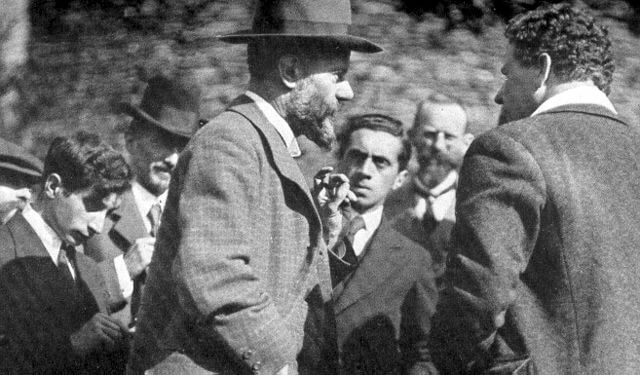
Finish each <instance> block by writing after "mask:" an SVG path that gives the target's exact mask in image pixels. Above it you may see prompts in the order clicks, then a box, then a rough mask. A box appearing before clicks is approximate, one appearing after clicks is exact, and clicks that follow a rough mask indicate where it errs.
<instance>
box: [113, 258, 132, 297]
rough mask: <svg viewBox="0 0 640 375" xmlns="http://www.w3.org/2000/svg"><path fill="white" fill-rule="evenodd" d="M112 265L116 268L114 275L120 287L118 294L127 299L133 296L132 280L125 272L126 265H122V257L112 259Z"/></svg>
mask: <svg viewBox="0 0 640 375" xmlns="http://www.w3.org/2000/svg"><path fill="white" fill-rule="evenodd" d="M113 265H114V266H115V268H116V275H118V284H119V285H120V292H122V296H123V297H124V298H129V297H131V295H132V294H133V280H131V276H130V275H129V271H128V270H127V265H126V264H125V263H124V255H118V256H117V257H115V258H113Z"/></svg>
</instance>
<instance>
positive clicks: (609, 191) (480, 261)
mask: <svg viewBox="0 0 640 375" xmlns="http://www.w3.org/2000/svg"><path fill="white" fill-rule="evenodd" d="M639 150H640V133H639V132H638V127H637V126H636V125H632V124H628V123H626V122H625V121H623V120H622V119H621V118H620V117H618V116H617V115H615V114H613V113H611V112H609V111H608V110H607V109H605V108H604V107H600V106H596V105H586V104H582V105H565V106H562V107H558V108H555V109H553V110H549V111H547V112H543V113H540V114H538V115H536V116H534V117H530V118H526V119H523V120H520V121H517V122H514V123H510V124H506V125H503V126H500V127H498V128H496V129H493V130H491V131H489V132H487V133H485V134H483V135H481V136H480V137H478V138H477V139H476V140H475V141H474V142H473V144H472V145H471V147H470V149H469V151H468V153H467V155H466V157H465V159H464V164H463V167H462V171H461V177H460V184H459V187H458V196H457V198H458V203H457V207H456V217H457V223H456V226H455V227H454V232H453V237H452V239H453V244H454V250H455V254H456V255H455V256H453V257H451V258H450V259H449V264H448V269H447V274H446V280H447V282H448V283H449V285H448V286H447V289H446V290H445V293H444V295H443V297H442V299H441V301H442V303H441V305H440V306H439V308H438V313H437V319H438V321H436V322H434V327H438V331H439V332H434V336H436V337H435V339H434V347H435V348H440V349H441V350H440V351H439V352H438V351H434V352H433V354H434V356H436V357H437V359H438V362H439V364H440V365H441V366H442V367H443V369H446V372H448V373H460V372H463V370H464V369H465V368H467V369H469V368H474V366H475V368H476V370H477V369H482V368H487V367H490V366H495V367H500V368H504V369H506V368H509V366H508V362H510V361H511V362H513V366H512V367H511V370H509V371H512V370H513V368H517V367H520V368H521V370H524V369H525V368H527V369H528V370H527V371H529V372H532V371H533V370H534V369H535V371H537V373H539V374H554V375H556V374H576V375H577V374H629V375H631V374H637V373H638V369H640V277H638V271H637V266H638V264H640V251H639V250H640V230H638V228H640V153H639V152H638V151H639ZM505 310H506V316H505V318H504V319H502V318H501V317H500V311H505ZM503 322H504V324H502V323H503ZM496 326H498V327H500V328H499V329H498V330H497V335H496V336H495V337H494V336H492V334H494V333H495V332H494V329H495V327H496ZM480 354H482V356H481V355H480ZM527 360H529V361H530V362H529V364H527V363H526V362H527ZM531 363H532V364H533V365H531ZM469 365H471V366H470V367H469ZM477 372H478V371H476V373H477ZM493 373H497V372H493ZM505 373H510V372H505Z"/></svg>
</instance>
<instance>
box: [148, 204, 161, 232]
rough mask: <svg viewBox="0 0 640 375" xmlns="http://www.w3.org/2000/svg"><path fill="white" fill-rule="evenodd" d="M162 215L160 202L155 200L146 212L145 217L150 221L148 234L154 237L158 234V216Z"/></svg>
mask: <svg viewBox="0 0 640 375" xmlns="http://www.w3.org/2000/svg"><path fill="white" fill-rule="evenodd" d="M161 216H162V207H161V206H160V202H155V203H154V204H153V205H152V206H151V208H150V209H149V212H148V213H147V218H148V219H149V222H150V223H151V230H150V231H149V234H150V235H151V237H155V236H156V235H157V234H158V228H159V227H160V217H161Z"/></svg>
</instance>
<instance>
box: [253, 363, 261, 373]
mask: <svg viewBox="0 0 640 375" xmlns="http://www.w3.org/2000/svg"><path fill="white" fill-rule="evenodd" d="M261 365H262V363H260V362H256V363H254V364H253V366H251V369H252V370H253V372H258V371H260V366H261Z"/></svg>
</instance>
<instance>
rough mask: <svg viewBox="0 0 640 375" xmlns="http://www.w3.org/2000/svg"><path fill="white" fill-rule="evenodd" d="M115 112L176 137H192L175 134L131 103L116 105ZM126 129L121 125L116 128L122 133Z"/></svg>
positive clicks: (185, 134) (179, 133) (125, 126)
mask: <svg viewBox="0 0 640 375" xmlns="http://www.w3.org/2000/svg"><path fill="white" fill-rule="evenodd" d="M116 110H117V111H118V112H120V113H126V114H127V115H129V116H131V117H133V118H136V119H139V120H142V121H144V122H146V123H149V124H151V125H153V126H157V127H159V128H161V129H162V130H166V131H167V132H169V133H171V134H173V135H175V136H178V137H182V138H187V139H188V138H190V137H191V136H192V134H187V133H182V132H176V131H175V129H172V128H170V127H168V126H166V125H164V124H163V123H161V122H160V121H158V120H156V119H154V118H153V117H151V116H150V115H149V114H148V113H146V112H145V111H143V110H142V109H140V108H139V107H138V106H135V105H133V104H131V103H127V102H120V103H118V104H117V105H116ZM127 128H128V125H123V126H119V127H117V130H119V131H124V130H126V129H127Z"/></svg>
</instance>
